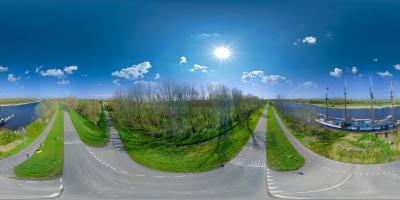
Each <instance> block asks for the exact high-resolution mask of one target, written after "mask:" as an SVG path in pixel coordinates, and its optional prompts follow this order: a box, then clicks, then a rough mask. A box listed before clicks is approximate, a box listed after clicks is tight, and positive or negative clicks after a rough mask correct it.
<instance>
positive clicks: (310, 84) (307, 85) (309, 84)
mask: <svg viewBox="0 0 400 200" xmlns="http://www.w3.org/2000/svg"><path fill="white" fill-rule="evenodd" d="M301 86H302V87H304V88H317V87H318V84H316V83H314V82H312V81H306V82H304V83H302V84H301Z"/></svg>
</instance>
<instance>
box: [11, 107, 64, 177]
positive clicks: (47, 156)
mask: <svg viewBox="0 0 400 200" xmlns="http://www.w3.org/2000/svg"><path fill="white" fill-rule="evenodd" d="M63 166H64V114H63V111H62V110H59V111H58V113H57V116H56V119H55V121H54V125H53V127H52V129H51V131H50V132H49V135H48V136H47V138H46V139H45V140H44V142H43V143H42V145H41V146H40V148H39V149H38V150H37V151H36V153H35V154H34V155H32V156H31V157H30V158H29V159H28V160H26V161H25V162H23V163H21V164H19V165H18V166H16V167H15V168H14V173H15V175H17V176H18V177H21V178H28V179H51V178H55V177H59V176H61V175H62V172H63Z"/></svg>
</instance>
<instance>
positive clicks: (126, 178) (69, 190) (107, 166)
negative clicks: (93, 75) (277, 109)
mask: <svg viewBox="0 0 400 200" xmlns="http://www.w3.org/2000/svg"><path fill="white" fill-rule="evenodd" d="M107 119H108V124H109V127H110V137H111V139H110V143H109V144H108V145H107V146H106V147H103V148H92V147H89V146H86V145H85V144H83V143H82V142H81V140H80V138H79V136H78V135H77V132H76V130H75V128H74V126H73V124H72V122H71V119H70V117H69V115H68V114H67V113H65V114H64V134H65V162H64V163H65V164H64V174H63V184H64V191H63V193H62V195H61V197H60V198H61V199H163V200H164V199H171V200H177V199H183V200H191V199H213V200H214V199H215V200H218V199H221V200H228V199H229V200H230V199H240V200H246V199H249V200H260V199H266V198H267V193H266V176H265V173H266V171H265V128H266V110H264V112H263V115H262V117H261V118H260V120H259V123H258V125H257V128H256V129H255V132H254V137H252V138H251V139H250V140H249V142H248V144H247V145H246V146H245V147H244V148H243V150H242V151H241V152H240V153H239V154H238V155H237V156H236V157H235V158H234V159H233V160H232V161H231V162H229V163H227V164H226V165H225V167H223V168H220V169H216V170H213V171H210V172H205V173H194V174H191V173H189V174H184V173H181V174H180V173H164V172H159V171H155V170H151V169H148V168H145V167H143V166H141V165H139V164H137V163H136V162H134V161H133V160H132V159H131V158H130V157H129V156H128V154H127V153H126V152H125V150H124V149H123V145H122V143H121V140H120V138H119V135H118V133H117V131H116V129H115V128H114V126H113V125H112V122H111V121H110V120H109V118H108V115H107Z"/></svg>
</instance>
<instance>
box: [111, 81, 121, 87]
mask: <svg viewBox="0 0 400 200" xmlns="http://www.w3.org/2000/svg"><path fill="white" fill-rule="evenodd" d="M112 82H113V84H114V85H116V86H121V84H120V83H119V79H115V80H113V81H112Z"/></svg>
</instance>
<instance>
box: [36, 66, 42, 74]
mask: <svg viewBox="0 0 400 200" xmlns="http://www.w3.org/2000/svg"><path fill="white" fill-rule="evenodd" d="M42 68H43V66H39V67H36V69H35V72H36V73H39V71H40V69H42Z"/></svg>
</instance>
